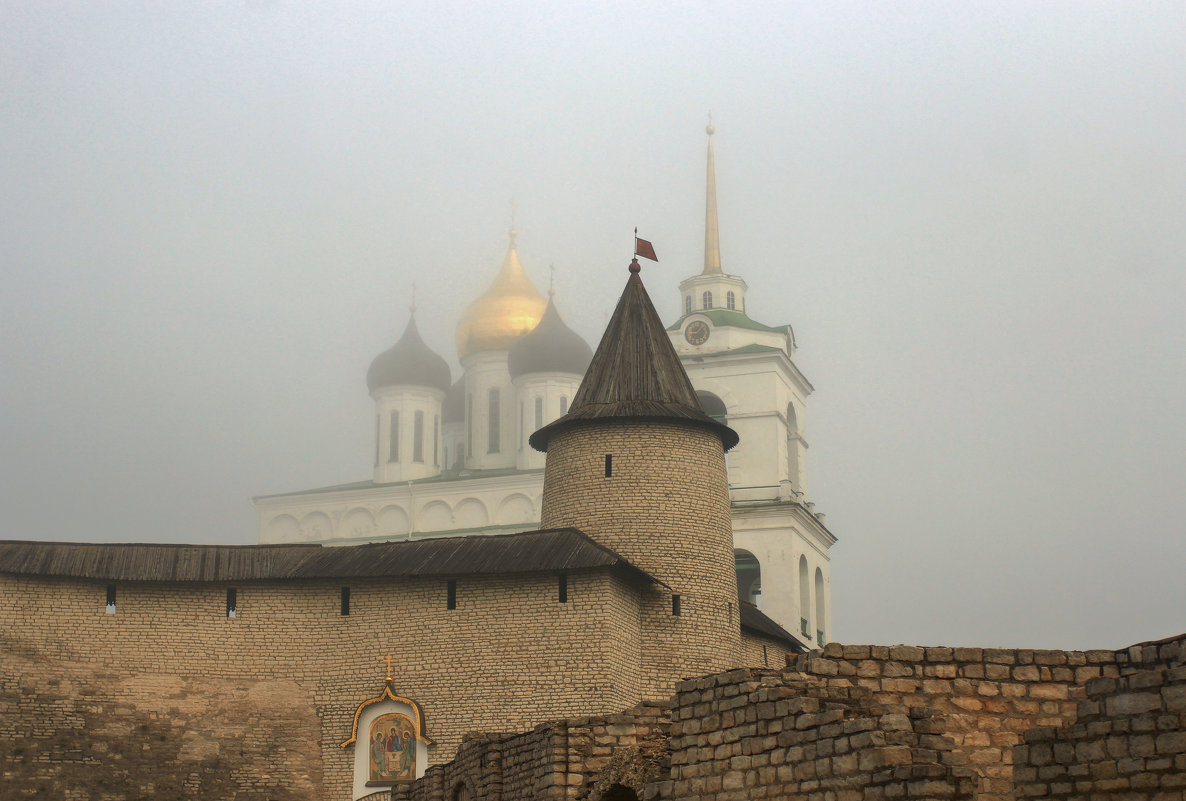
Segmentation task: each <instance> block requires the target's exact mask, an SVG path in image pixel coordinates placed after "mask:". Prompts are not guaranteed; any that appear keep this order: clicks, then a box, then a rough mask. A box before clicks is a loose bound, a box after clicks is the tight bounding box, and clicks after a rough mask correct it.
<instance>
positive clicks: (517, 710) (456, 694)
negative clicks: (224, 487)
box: [0, 570, 670, 801]
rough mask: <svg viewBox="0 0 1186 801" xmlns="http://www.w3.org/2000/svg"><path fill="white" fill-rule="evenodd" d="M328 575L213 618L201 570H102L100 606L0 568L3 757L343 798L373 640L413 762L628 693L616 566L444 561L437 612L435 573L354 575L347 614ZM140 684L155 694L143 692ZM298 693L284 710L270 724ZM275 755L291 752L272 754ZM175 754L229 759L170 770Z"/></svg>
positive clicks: (34, 778) (36, 773)
mask: <svg viewBox="0 0 1186 801" xmlns="http://www.w3.org/2000/svg"><path fill="white" fill-rule="evenodd" d="M340 586H341V585H340V583H332V582H311V581H305V582H272V583H258V584H240V585H238V586H237V588H236V589H237V596H238V598H237V600H238V608H237V616H236V617H235V618H231V619H228V618H227V617H226V616H225V597H226V593H225V587H222V586H217V585H164V584H147V583H146V584H121V585H120V586H119V587H118V593H117V601H118V602H117V613H116V614H110V615H109V614H106V613H105V603H104V602H105V585H104V584H101V583H95V582H87V581H79V580H67V579H60V580H50V579H32V578H15V577H9V576H3V577H0V621H2V622H3V630H4V631H5V632H6V640H5V642H4V648H3V651H2V660H3V669H4V674H3V675H4V684H3V704H4V707H3V710H2V711H3V714H2V715H0V749H3V751H0V753H3V755H4V758H3V760H2V769H3V772H5V773H7V774H11V775H12V776H14V777H20V779H21V781H27V782H29V784H30V786H42V785H41V784H39V783H43V782H50V784H47V785H45V786H47V787H64V788H68V789H69V791H70V793H75V794H77V797H78V798H85V799H88V801H89V799H90V798H92V797H93V798H95V799H99V798H103V797H104V796H103V795H102V792H105V791H103V790H102V788H109V787H114V786H122V785H125V784H126V785H127V786H130V787H133V788H135V787H141V786H143V787H155V788H157V789H158V790H160V789H161V788H164V787H168V788H174V789H175V790H176V797H190V798H213V797H218V798H225V799H245V798H256V797H261V798H262V797H263V796H262V795H259V796H257V795H252V793H255V792H256V789H257V787H268V788H273V789H270V790H268V794H269V797H271V798H274V799H277V798H281V797H285V794H286V793H288V794H291V797H293V798H303V797H309V798H318V799H330V800H331V801H332V800H333V799H345V798H348V797H349V795H350V787H351V776H352V774H353V760H354V749H353V747H349V748H345V749H343V748H341V747H340V743H341V742H342V741H344V740H346V739H347V738H348V737H349V736H350V732H351V724H352V721H353V717H354V712H355V709H356V708H357V707H358V705H359V704H360V703H361V702H362V701H364V700H366V699H368V698H371V697H373V696H375V695H376V694H377V693H378V691H379V690H380V689H381V688H382V686H383V664H382V661H381V660H382V658H383V657H384V656H385V655H386V654H388V653H390V654H392V655H393V656H394V657H395V660H396V662H395V667H394V670H393V673H394V675H395V677H396V680H395V686H396V689H397V690H398V691H400V692H403V693H405V694H407V695H409V696H411V697H412V698H414V699H415V700H416V701H417V702H418V703H419V704H420V706H421V708H422V709H423V710H424V713H425V716H426V719H427V723H428V734H429V736H430V737H432V738H433V740H435V741H436V742H435V744H434V745H433V746H432V747H431V748H430V749H429V762H430V764H432V763H436V762H440V761H443V760H446V759H449V758H451V757H452V756H453V754H454V753H455V751H456V749H457V746H458V745H460V743H461V739H462V736H463V735H464V734H466V733H467V732H470V731H483V730H484V731H523V730H526V729H529V728H531V727H532V726H535V725H537V724H538V723H540V722H541V721H546V720H553V719H557V718H564V717H566V716H571V715H574V714H575V715H580V714H588V713H589V712H590V710H593V711H598V710H602V711H605V712H607V713H608V712H612V711H614V710H620V709H623V708H626V707H629V706H631V705H633V704H636V703H638V701H639V700H640V698H641V689H640V687H641V686H642V684H643V683H644V682H643V676H642V672H641V671H642V670H643V665H642V660H641V658H640V650H639V612H638V608H639V606H638V597H639V594H640V593H641V592H642V591H643V590H642V588H640V587H639V586H638V585H637V584H636V583H634V582H632V581H630V580H628V579H626V578H625V577H624V576H623V575H621V574H618V573H615V572H610V571H606V570H595V571H588V572H579V573H573V574H570V575H569V577H568V602H567V603H559V602H558V600H557V578H556V576H555V575H537V576H532V575H523V576H514V577H474V578H465V577H461V578H459V579H458V580H457V608H456V609H454V610H449V609H446V604H445V580H443V579H441V580H431V579H419V580H402V581H399V582H384V581H381V580H368V581H358V582H355V583H353V584H352V587H351V590H352V592H351V610H350V614H349V615H348V616H342V615H341V614H340V604H339V600H340V598H339V591H340ZM22 655H23V656H22ZM648 681H649V683H650V684H657V683H658V679H657V678H655V677H650V678H649V680H648ZM668 682H669V683H670V679H668ZM146 688H148V689H146ZM151 688H158V689H159V692H160V693H161V696H162V697H163V698H168V699H170V700H169V701H168V703H167V704H164V703H163V702H162V704H158V705H152V704H156V702H155V701H153V702H152V704H149V701H150V700H151V699H152V698H153V692H152V691H151ZM277 688H285V692H283V693H282V692H280V691H279V690H278V689H277ZM285 693H287V694H285ZM302 704H303V705H305V706H304V708H305V710H306V712H307V714H305V715H304V717H301V718H300V720H301V721H303V723H301V725H300V727H297V728H293V729H292V731H287V730H286V727H289V726H290V720H289V718H288V717H287V715H288V714H289V713H290V712H291V711H292V710H291V707H293V706H294V705H296V708H298V709H299V708H302V707H301V706H300V705H302ZM220 710H222V711H220ZM235 710H240V711H241V712H242V714H240V712H239V711H235ZM113 727H114V728H113ZM162 738H163V739H162ZM261 738H262V739H261ZM291 738H299V739H300V742H301V747H300V748H298V747H297V746H296V745H295V744H293V743H291V742H290V740H291ZM256 740H259V743H258V745H253V746H252V747H253V748H256V749H257V751H258V753H259V754H260V756H259V757H258V758H257V756H256V751H252V750H251V749H247V750H243V751H242V753H243V756H242V757H240V756H239V754H240V750H241V749H240V748H239V747H238V744H239V743H240V742H243V743H247V744H252V743H255V742H256ZM276 742H279V743H280V744H281V746H278V747H283V748H284V749H285V750H284V751H276V750H275V749H273V748H271V746H270V745H269V744H270V743H276ZM92 743H98V745H92ZM71 744H73V745H71ZM92 747H97V748H107V749H113V750H114V751H115V752H116V753H118V754H119V755H120V756H119V757H118V758H117V759H101V758H99V755H98V754H99V753H102V752H98V753H96V754H91V753H90V752H89V751H86V749H88V748H92ZM302 749H304V750H309V749H311V751H310V752H309V753H308V754H304V753H302ZM133 751H134V752H135V753H137V754H139V753H140V752H141V751H143V752H144V753H145V754H146V755H150V756H151V758H149V756H145V758H143V759H139V758H138V759H135V760H132V759H129V758H128V756H127V755H128V754H129V753H131V752H133ZM76 752H77V753H76ZM265 753H267V754H269V755H270V756H269V757H268V758H270V759H271V760H273V761H272V762H271V763H270V764H269V763H268V762H267V761H266V760H265V759H264V757H263V754H265ZM294 753H301V759H300V765H299V766H297V767H296V768H294V769H289V768H286V761H285V760H286V759H287V757H285V756H284V754H294ZM84 757H85V758H84ZM177 759H181V760H182V765H183V766H184V765H186V764H190V763H192V764H194V765H198V766H206V765H214V766H218V765H231V766H234V769H233V770H232V769H230V768H227V769H226V770H225V771H223V772H221V773H220V772H219V771H220V770H222V768H218V769H217V770H216V769H214V768H211V770H212V771H213V772H209V773H203V769H204V768H200V767H196V768H195V769H194V771H187V772H185V774H184V775H182V776H180V777H179V776H178V773H177V769H175V768H174V766H173V763H174V761H175V760H177ZM74 765H77V766H79V767H78V769H77V770H76V769H75V768H74V767H70V768H69V769H67V768H66V767H63V766H74ZM83 766H85V767H83ZM191 772H193V773H194V777H195V778H193V779H192V781H191V780H190V779H187V778H186V777H188V776H189V774H190V773H191ZM265 777H266V778H265ZM53 782H57V784H54V783H53ZM178 782H181V783H180V784H178ZM186 782H189V783H188V784H187V783H186ZM195 782H198V784H195ZM228 782H229V784H227V783H228ZM260 782H262V783H263V784H260ZM209 787H217V788H218V790H217V791H214V790H210V791H209V792H208V791H207V789H201V788H209ZM306 788H307V791H306ZM145 792H149V791H145ZM260 792H263V791H262V790H261V791H260ZM70 793H67V794H66V795H64V796H62V797H74V796H72V795H70ZM87 793H92V795H89V796H88V795H87ZM165 795H166V796H167V797H172V795H173V791H172V790H170V792H168V793H166V794H165Z"/></svg>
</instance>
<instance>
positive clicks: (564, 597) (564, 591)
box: [557, 573, 568, 604]
mask: <svg viewBox="0 0 1186 801" xmlns="http://www.w3.org/2000/svg"><path fill="white" fill-rule="evenodd" d="M557 600H559V601H560V603H562V604H566V603H568V574H567V573H561V574H560V579H559V581H558V592H557Z"/></svg>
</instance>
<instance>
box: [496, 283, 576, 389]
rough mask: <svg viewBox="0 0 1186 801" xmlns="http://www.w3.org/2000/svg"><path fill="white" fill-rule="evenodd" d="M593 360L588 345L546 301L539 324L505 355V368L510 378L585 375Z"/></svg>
mask: <svg viewBox="0 0 1186 801" xmlns="http://www.w3.org/2000/svg"><path fill="white" fill-rule="evenodd" d="M592 358H593V349H592V348H590V347H589V343H587V342H585V340H583V339H581V337H580V336H579V335H578V334H577V333H576V332H575V331H573V330H572V329H571V328H569V327H568V326H567V325H565V324H564V320H562V319H560V312H558V311H556V304H555V303H554V302H553V301H552V299H551V298H548V306H547V308H546V309H544V316H543V317H541V318H540V321H539V325H537V326H536V327H535V328H533V329H532V330H531V333H529V334H527V335H526V336H524V337H523V338H522V339H520V340H519V341H518V342H516V343H515V344H514V345H511V349H510V351H509V352H508V353H507V367H508V368H509V369H510V372H511V378H518V377H519V376H521V375H524V374H525V373H572V374H574V375H584V372H585V368H586V367H588V366H589V362H590V360H592Z"/></svg>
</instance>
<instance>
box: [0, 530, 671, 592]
mask: <svg viewBox="0 0 1186 801" xmlns="http://www.w3.org/2000/svg"><path fill="white" fill-rule="evenodd" d="M602 567H605V568H611V567H612V568H620V569H623V570H625V571H627V572H628V573H632V574H634V575H635V576H637V577H639V578H641V579H644V580H646V581H651V582H655V583H659V584H661V583H662V582H660V581H658V579H655V578H654V577H652V576H651V575H650V574H649V573H647V572H645V571H643V570H640V569H639V568H637V567H635V566H634V565H632V564H630V563H629V562H627V561H626V560H625V559H623V558H622V557H621V556H619V555H618V554H616V553H614V552H613V551H611V550H610V549H608V548H606V547H604V546H602V545H598V544H597V543H595V542H594V541H593V540H591V539H589V537H587V536H586V535H585V534H583V533H581V532H580V531H578V530H576V529H573V528H564V529H550V530H546V531H526V532H521V533H518V534H502V535H477V536H468V537H444V538H438V539H427V540H414V541H405V542H375V543H368V544H365V545H345V546H334V547H323V546H321V545H173V544H156V543H121V544H99V543H81V542H70V543H65V542H29V541H21V540H0V573H7V574H11V575H25V576H58V577H68V578H80V579H92V580H100V581H160V582H193V581H203V582H205V581H267V580H277V579H327V578H332V579H347V578H379V577H383V578H392V577H413V576H419V577H427V576H468V575H486V574H503V573H539V572H555V571H561V570H581V569H588V568H602Z"/></svg>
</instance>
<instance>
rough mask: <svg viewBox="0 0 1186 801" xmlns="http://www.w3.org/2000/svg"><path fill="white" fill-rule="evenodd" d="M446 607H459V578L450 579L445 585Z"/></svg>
mask: <svg viewBox="0 0 1186 801" xmlns="http://www.w3.org/2000/svg"><path fill="white" fill-rule="evenodd" d="M445 608H446V609H456V608H457V579H449V581H448V583H447V584H446V585H445Z"/></svg>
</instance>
